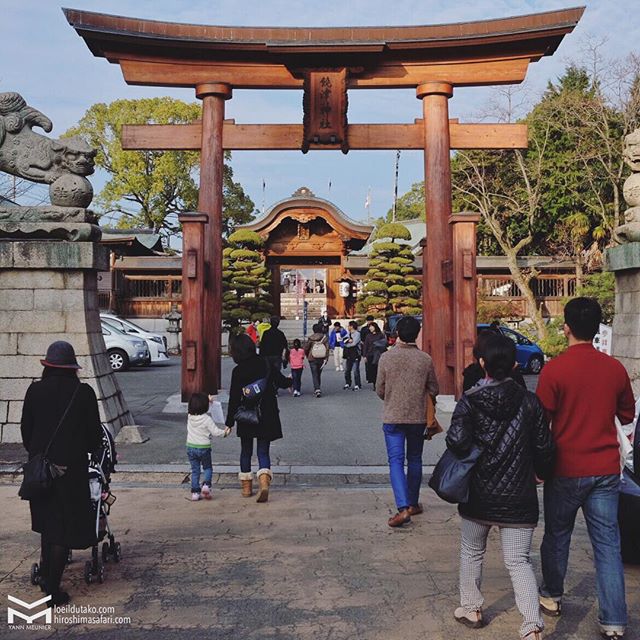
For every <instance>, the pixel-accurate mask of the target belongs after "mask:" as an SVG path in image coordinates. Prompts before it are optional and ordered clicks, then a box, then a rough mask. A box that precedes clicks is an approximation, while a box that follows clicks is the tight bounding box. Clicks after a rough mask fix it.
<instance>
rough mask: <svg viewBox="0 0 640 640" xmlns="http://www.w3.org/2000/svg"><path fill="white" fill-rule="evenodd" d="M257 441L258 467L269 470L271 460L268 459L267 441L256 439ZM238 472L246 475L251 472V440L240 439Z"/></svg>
mask: <svg viewBox="0 0 640 640" xmlns="http://www.w3.org/2000/svg"><path fill="white" fill-rule="evenodd" d="M256 439H257V441H258V446H257V449H258V451H257V453H258V467H259V468H260V469H271V458H270V457H269V445H270V444H271V442H270V441H269V440H263V439H262V438H256ZM240 445H241V449H240V471H242V472H243V473H248V472H249V471H251V456H253V438H240Z"/></svg>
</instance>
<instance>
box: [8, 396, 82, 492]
mask: <svg viewBox="0 0 640 640" xmlns="http://www.w3.org/2000/svg"><path fill="white" fill-rule="evenodd" d="M79 388H80V385H78V386H77V387H76V389H75V391H74V392H73V395H72V396H71V400H69V404H68V405H67V408H66V409H65V411H64V413H63V414H62V418H60V422H58V426H57V427H56V428H55V431H54V432H53V435H52V436H51V438H50V440H49V442H48V444H47V446H46V448H45V450H44V451H43V452H42V453H36V454H35V455H34V456H33V457H32V458H31V459H30V460H29V461H28V462H26V463H25V464H24V465H23V466H22V474H23V477H22V484H21V485H20V489H19V491H18V495H19V496H20V497H21V498H22V499H23V500H36V499H38V498H46V497H47V496H48V495H49V494H50V493H51V487H52V484H53V481H54V479H55V478H58V477H60V476H62V475H64V472H65V471H66V468H65V467H61V466H58V465H56V464H53V463H52V462H51V461H50V460H49V458H48V453H49V449H50V447H51V445H52V444H53V441H54V439H55V437H56V435H57V434H58V431H59V429H60V426H61V425H62V423H63V422H64V419H65V418H66V417H67V414H68V413H69V409H71V405H72V404H73V400H74V399H75V397H76V394H77V393H78V389H79Z"/></svg>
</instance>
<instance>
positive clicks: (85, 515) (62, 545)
mask: <svg viewBox="0 0 640 640" xmlns="http://www.w3.org/2000/svg"><path fill="white" fill-rule="evenodd" d="M40 362H41V363H42V364H43V365H44V371H43V373H42V380H39V381H37V382H34V383H32V384H31V385H30V386H29V388H28V389H27V393H26V396H25V399H24V406H23V409H22V425H21V431H22V443H23V445H24V447H25V449H26V450H27V452H28V453H29V459H31V458H32V457H33V456H34V455H35V454H36V453H42V452H43V451H44V450H45V449H46V447H47V444H48V443H49V441H50V439H51V437H52V436H53V434H54V432H55V430H56V427H57V426H58V424H60V428H59V429H58V432H57V434H56V436H55V438H54V439H53V442H52V444H51V447H50V449H49V454H48V457H49V459H50V461H51V462H52V463H53V464H55V465H58V466H60V467H66V471H65V472H64V474H63V475H62V476H60V477H58V478H56V479H55V480H54V481H53V487H52V491H51V494H50V495H49V496H47V497H46V498H39V499H34V500H30V501H29V504H30V508H31V529H32V530H33V531H35V532H37V533H39V534H40V536H41V564H40V576H41V585H40V586H41V588H42V590H43V591H45V593H47V594H51V595H52V596H53V597H52V603H53V604H56V605H60V604H64V603H66V602H68V601H69V595H68V594H67V593H65V592H64V591H61V590H60V581H61V579H62V573H63V571H64V567H65V564H66V560H67V555H68V553H69V549H86V548H87V547H90V546H92V545H93V544H95V542H96V527H95V518H94V517H93V512H92V509H91V501H90V496H89V472H88V466H87V465H88V454H89V453H91V452H93V451H95V450H97V449H98V448H99V447H100V444H101V439H102V429H101V426H100V415H99V412H98V401H97V399H96V395H95V393H94V391H93V389H92V388H91V387H90V386H89V385H88V384H81V383H80V381H79V380H78V375H77V369H80V366H79V365H78V362H77V360H76V356H75V352H74V350H73V347H72V346H71V345H70V344H69V343H68V342H63V341H59V342H54V343H53V344H51V345H50V346H49V348H48V349H47V355H46V359H45V360H41V361H40ZM74 394H75V395H74ZM72 398H73V400H72ZM67 407H69V410H68V412H67V415H66V417H65V419H64V420H63V421H62V423H60V420H61V418H62V417H63V415H64V413H65V411H66V410H67Z"/></svg>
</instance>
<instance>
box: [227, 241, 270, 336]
mask: <svg viewBox="0 0 640 640" xmlns="http://www.w3.org/2000/svg"><path fill="white" fill-rule="evenodd" d="M263 247H264V240H263V239H262V238H261V237H260V236H259V235H258V234H257V233H256V232H255V231H250V230H248V229H238V230H237V231H234V232H233V233H232V234H231V235H230V236H229V238H228V239H227V247H226V248H225V249H224V250H223V252H222V291H223V293H222V320H223V322H224V325H225V327H226V328H227V329H228V330H229V332H230V333H232V334H238V333H242V325H241V323H242V322H251V321H252V320H259V319H261V318H263V317H264V316H268V315H270V314H271V312H272V311H273V305H272V303H271V294H270V293H269V287H270V286H271V278H270V275H269V272H268V270H267V267H266V266H265V261H264V255H263V253H262V249H263Z"/></svg>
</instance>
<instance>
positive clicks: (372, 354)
mask: <svg viewBox="0 0 640 640" xmlns="http://www.w3.org/2000/svg"><path fill="white" fill-rule="evenodd" d="M386 350H387V337H386V336H385V334H384V333H382V331H380V327H379V326H378V324H377V323H376V322H372V323H371V324H370V325H369V333H368V334H367V337H366V338H365V339H364V344H363V345H362V355H363V356H364V358H365V365H364V369H365V376H366V378H367V382H370V383H371V384H372V385H373V386H374V387H375V386H376V380H377V379H378V362H380V356H381V355H382V354H383V353H384V352H385V351H386Z"/></svg>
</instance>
